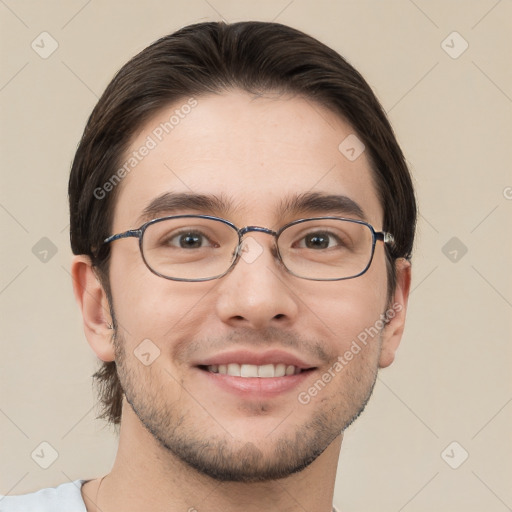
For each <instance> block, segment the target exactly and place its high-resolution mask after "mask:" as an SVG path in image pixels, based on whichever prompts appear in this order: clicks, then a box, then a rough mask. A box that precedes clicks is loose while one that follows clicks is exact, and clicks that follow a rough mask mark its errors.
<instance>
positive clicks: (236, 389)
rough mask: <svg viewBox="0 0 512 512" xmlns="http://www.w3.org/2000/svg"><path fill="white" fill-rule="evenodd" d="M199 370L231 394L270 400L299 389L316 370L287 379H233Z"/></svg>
mask: <svg viewBox="0 0 512 512" xmlns="http://www.w3.org/2000/svg"><path fill="white" fill-rule="evenodd" d="M197 370H198V371H199V372H200V373H202V374H203V375H204V376H205V377H206V378H207V379H208V381H209V382H211V383H212V384H214V385H217V386H219V387H220V388H222V389H224V390H226V391H229V392H231V393H235V394H238V395H240V396H243V397H244V398H247V397H250V396H254V397H255V398H269V397H273V396H276V395H279V394H281V393H285V392H287V391H292V390H293V389H295V388H297V387H299V386H300V385H301V384H302V383H303V382H304V381H305V380H306V379H308V378H309V377H310V376H311V374H312V373H313V371H314V370H306V371H303V372H301V373H299V374H297V375H288V376H286V377H267V378H261V377H233V376H232V375H225V374H222V373H212V372H209V371H206V370H201V369H200V368H197Z"/></svg>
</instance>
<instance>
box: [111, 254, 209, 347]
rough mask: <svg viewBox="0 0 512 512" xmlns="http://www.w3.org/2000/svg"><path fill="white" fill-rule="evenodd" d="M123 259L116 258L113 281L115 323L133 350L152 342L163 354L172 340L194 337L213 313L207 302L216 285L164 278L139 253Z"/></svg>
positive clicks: (113, 261) (112, 264) (114, 259)
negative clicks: (145, 342) (192, 284)
mask: <svg viewBox="0 0 512 512" xmlns="http://www.w3.org/2000/svg"><path fill="white" fill-rule="evenodd" d="M122 256H123V257H121V255H119V257H117V255H113V258H112V262H111V269H112V271H111V273H110V282H111V289H112V296H113V302H114V312H115V315H116V320H117V323H118V325H119V329H120V330H122V333H123V338H124V340H125V342H126V343H127V345H128V346H129V347H132V348H133V347H135V346H136V345H138V344H139V343H141V342H142V340H145V339H149V340H151V341H153V342H154V343H155V344H156V345H157V346H158V347H159V349H160V350H161V351H165V350H169V351H170V350H171V349H172V343H170V341H171V340H172V339H176V338H180V337H185V338H187V339H191V338H193V336H194V333H196V331H197V329H198V328H199V326H200V324H202V323H204V322H205V321H208V320H209V317H210V316H211V315H212V314H213V311H214V309H213V308H212V305H211V304H209V301H208V300H207V299H208V291H209V290H210V288H211V287H212V286H213V285H214V284H215V282H214V281H211V282H205V283H194V286H191V285H190V283H183V282H178V281H171V280H168V279H163V278H161V277H159V276H157V275H155V274H153V273H152V272H150V271H149V270H148V269H147V267H146V266H145V265H144V262H143V261H142V258H141V257H140V254H128V255H122ZM125 256H126V257H125ZM128 256H130V257H128ZM134 260H135V261H134ZM138 260H140V262H139V261H138ZM198 319H201V321H200V322H199V321H198Z"/></svg>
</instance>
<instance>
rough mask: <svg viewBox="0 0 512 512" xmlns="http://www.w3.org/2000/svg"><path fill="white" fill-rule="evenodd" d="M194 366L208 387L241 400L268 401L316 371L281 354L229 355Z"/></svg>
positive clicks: (251, 353) (218, 356)
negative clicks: (217, 388) (215, 388)
mask: <svg viewBox="0 0 512 512" xmlns="http://www.w3.org/2000/svg"><path fill="white" fill-rule="evenodd" d="M197 363H199V364H197ZM197 363H196V364H195V365H194V366H195V367H196V369H198V370H200V374H201V375H204V376H205V377H206V378H207V379H208V380H207V382H208V386H209V387H210V386H215V387H217V386H219V387H220V388H221V389H223V390H224V391H227V392H229V393H235V394H237V395H238V396H239V397H243V398H244V399H247V398H265V397H266V398H270V397H275V396H276V395H278V394H281V393H285V392H287V391H293V390H294V389H296V388H298V387H299V386H300V385H301V384H302V383H304V382H305V380H306V379H308V378H309V376H310V375H311V374H312V373H314V372H315V370H317V369H318V367H317V366H313V365H311V364H309V363H308V362H306V361H304V360H302V359H301V358H299V357H297V356H295V355H293V354H290V353H288V352H284V351H281V350H272V351H268V352H265V353H254V352H250V351H236V352H229V353H225V354H219V355H216V356H213V357H211V358H209V359H207V360H203V361H198V362H197Z"/></svg>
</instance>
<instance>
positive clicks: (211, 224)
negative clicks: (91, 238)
mask: <svg viewBox="0 0 512 512" xmlns="http://www.w3.org/2000/svg"><path fill="white" fill-rule="evenodd" d="M250 232H258V233H267V234H269V235H272V236H273V237H275V243H276V246H275V250H274V251H273V252H274V254H275V257H277V259H278V260H279V261H280V262H281V263H282V265H283V266H284V268H285V269H286V270H287V271H288V272H289V273H290V274H293V275H294V276H296V277H299V278H301V279H310V280H313V281H338V280H342V279H351V278H354V277H358V276H360V275H362V274H364V273H365V272H366V271H367V270H368V268H369V267H370V265H371V262H372V259H373V255H374V253H375V244H376V242H377V241H382V242H383V243H384V244H391V245H393V244H394V238H393V235H391V234H390V233H386V232H382V231H381V232H376V231H375V229H374V228H373V226H371V225H370V224H368V223H366V222H363V221H360V220H354V219H345V218H341V217H316V218H310V219H299V220H295V221H293V222H290V223H289V224H286V225H285V226H283V227H282V228H281V229H279V230H278V231H273V230H271V229H268V228H263V227H259V226H246V227H244V228H238V227H236V226H235V225H234V224H232V223H231V222H229V221H228V220H225V219H221V218H218V217H212V216H210V215H176V216H172V217H163V218H159V219H153V220H150V221H149V222H146V223H145V224H143V225H142V226H141V227H140V228H139V229H131V230H128V231H125V232H124V233H119V234H117V235H112V236H110V237H108V238H106V239H105V240H104V241H103V243H104V244H109V243H111V242H114V241H116V240H119V239H121V238H128V237H135V238H138V239H139V248H140V252H141V255H142V259H143V260H144V263H145V264H146V266H147V267H148V269H149V270H150V271H151V272H153V273H154V274H156V275H157V276H160V277H163V278H165V279H171V280H173V281H209V280H212V279H218V278H220V277H222V276H224V275H226V274H227V273H228V272H229V271H230V270H231V269H232V268H233V267H234V266H235V265H236V264H237V262H238V261H239V259H240V257H242V258H243V259H245V260H246V261H247V262H249V263H250V262H251V261H252V258H251V259H249V258H248V257H247V256H248V253H247V252H245V251H247V249H248V248H249V249H250V245H251V244H249V243H248V242H249V241H248V240H247V239H246V240H245V245H244V236H245V235H246V234H247V233H250ZM254 244H255V245H254ZM253 245H254V248H255V249H259V250H260V251H261V250H262V249H261V246H260V245H259V244H258V243H257V242H255V241H254V239H253ZM256 246H258V247H256ZM244 252H245V254H244Z"/></svg>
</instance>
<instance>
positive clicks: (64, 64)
mask: <svg viewBox="0 0 512 512" xmlns="http://www.w3.org/2000/svg"><path fill="white" fill-rule="evenodd" d="M221 18H224V19H225V20H227V21H238V20H248V19H257V20H267V21H270V20H276V21H279V22H282V23H285V24H289V25H292V26H294V27H296V28H299V29H302V30H304V31H306V32H308V33H310V34H312V35H313V36H316V37H317V38H319V39H320V40H322V41H323V42H325V43H327V44H328V45H331V46H332V47H334V48H335V49H336V50H337V51H339V52H340V53H341V54H342V55H344V56H345V57H347V58H348V59H349V60H350V61H351V62H352V63H353V64H354V65H355V66H356V67H357V68H358V69H359V70H360V71H361V72H362V73H363V74H364V75H365V77H366V78H367V80H368V82H369V83H370V85H371V86H372V87H373V88H374V90H375V91H376V93H377V95H378V97H379V98H380V100H381V101H382V103H383V105H384V107H385V109H386V110H387V111H388V113H389V116H390V119H391V122H392V123H393V125H394V128H395V130H396V133H397V136H398V138H399V141H400V143H401V145H402V147H403V149H404V152H405V154H406V156H407V159H408V161H409V162H410V164H411V167H412V170H413V173H414V178H415V182H416V186H417V191H418V197H419V205H420V210H421V217H420V223H419V228H418V243H417V247H416V254H415V258H414V284H413V292H412V295H411V300H410V313H409V319H408V327H407V329H406V333H405V337H404V340H403V343H402V346H401V348H400V352H399V356H398V359H397V361H396V363H395V364H394V365H393V367H391V368H389V369H387V370H384V371H383V372H381V374H380V377H379V380H378V383H377V386H376V389H375V392H374V396H373V399H372V401H371V403H370V405H369V406H368V408H367V410H366V412H365V413H364V414H363V416H362V417H361V418H360V419H359V420H358V421H357V423H356V424H355V425H353V426H352V427H351V428H350V429H349V431H348V433H347V434H346V436H345V442H344V445H343V448H342V452H341V459H340V468H339V472H338V477H337V482H336V502H337V504H338V505H339V506H340V507H341V508H342V510H344V511H353V512H356V511H364V512H368V511H379V512H386V511H392V512H399V511H406V512H413V511H418V512H419V511H433V510H435V511H436V512H443V511H450V512H455V511H464V512H471V511H484V510H485V511H486V512H501V511H505V510H511V508H512V486H511V485H510V482H511V481H512V437H511V435H510V432H511V423H512V403H511V402H512V381H511V378H510V374H511V372H510V367H511V366H510V365H511V361H512V344H511V341H512V340H511V318H512V315H511V313H512V280H511V272H510V262H511V261H512V244H511V243H510V238H511V237H510V234H511V222H510V221H511V218H512V174H511V172H510V169H511V164H510V162H511V161H512V150H511V148H512V144H511V131H512V130H511V107H512V99H511V98H512V76H511V67H510V62H509V57H510V48H511V47H512V40H511V39H512V37H511V33H512V27H511V20H512V2H511V1H510V0H501V1H496V0H479V1H469V0H460V1H448V0H435V1H434V0H432V1H427V0H415V1H412V0H393V1H390V0H387V1H361V0H360V1H344V0H339V1H334V2H329V1H326V0H315V1H305V0H292V1H290V0H278V1H259V2H255V1H252V2H250V1H239V2H235V1H228V0H208V1H207V0H194V1H190V2H184V1H183V2H179V1H176V0H174V1H162V0H153V1H146V2H133V1H132V2H121V1H120V0H117V1H109V2H100V1H97V0H93V1H89V2H87V1H79V0H73V1H69V2H58V1H56V0H53V1H45V2H29V1H14V0H0V19H1V33H2V36H1V37H2V66H1V69H0V105H1V108H2V121H3V123H2V133H1V135H2V138H1V150H2V152H1V154H2V158H1V169H2V177H1V192H0V226H1V230H2V244H1V246H2V249H1V273H0V311H1V319H2V329H1V338H2V339H1V343H2V348H1V355H2V357H1V362H0V365H1V369H0V379H1V381H0V385H1V392H2V393H1V398H0V434H1V436H0V439H1V440H0V443H1V446H0V494H6V493H12V494H21V493H24V492H29V491H33V490H36V489H38V488H41V487H47V486H55V485H58V484H59V483H62V482H65V481H68V480H74V479H77V478H91V477H96V476H100V475H103V474H104V473H106V472H107V471H108V470H109V469H110V466H111V464H112V462H113V460H114V456H115V452H116V438H115V435H114V434H113V432H111V431H109V430H108V429H106V428H104V424H103V423H102V422H100V421H98V420H95V409H94V402H95V397H94V394H93V391H92V388H91V375H92V373H93V372H94V370H95V368H96V364H97V362H96V358H95V356H94V355H93V353H92V351H91V349H90V348H89V346H88V345H87V342H86V340H85V337H84V335H83V332H82V327H81V318H80V315H79V312H78V309H77V307H76V306H75V303H74V300H73V297H72V291H71V282H70V277H69V264H70V257H71V252H70V249H69V241H68V240H69V238H68V237H69V234H68V207H67V198H66V191H67V178H68V172H69V167H70V162H71V159H72V157H73V154H74V150H75V148H76V145H77V143H78V140H79V137H80V135H81V133H82V130H83V128H84V124H85V121H86V118H87V116H88V115H89V113H90V111H91V109H92V108H93V106H94V104H95V103H96V101H97V98H98V97H99V95H100V94H101V92H102V91H103V89H104V88H105V86H106V85H107V83H108V82H109V81H110V79H111V78H112V76H113V74H114V72H115V71H116V70H117V69H118V68H119V67H120V66H121V65H122V64H124V63H125V62H126V60H127V59H128V58H129V57H131V56H132V55H134V54H135V53H136V52H138V51H140V50H141V49H143V48H144V47H145V46H147V45H148V44H149V43H150V42H152V41H153V40H155V39H156V38H158V37H160V36H162V35H165V34H167V33H169V32H172V31H174V30H176V29H178V28H179V27H181V26H183V25H186V24H189V23H193V22H198V21H204V20H219V19H221ZM43 31H46V32H48V33H49V34H51V36H52V37H53V38H54V39H55V40H56V41H57V43H58V48H57V50H56V51H55V52H54V53H53V54H52V55H50V56H49V57H48V58H46V59H44V58H42V57H41V56H40V55H39V54H38V53H36V51H34V50H33V49H32V47H31V43H32V41H34V40H36V43H37V42H38V41H40V38H38V36H39V34H41V32H43ZM453 31H457V32H458V33H459V34H460V36H461V38H463V39H461V38H460V37H459V36H457V35H455V36H454V35H451V36H450V37H448V36H449V35H450V34H451V33H452V32H453ZM44 37H47V36H44ZM447 37H448V39H446V38H447ZM445 39H446V42H445V43H442V42H443V41H444V40H445ZM465 41H467V43H468V44H469V46H468V48H467V50H466V51H465V52H464V53H462V54H461V55H460V56H458V57H457V58H453V56H455V55H456V54H458V53H459V52H460V51H461V50H462V49H463V48H464V45H465V43H464V42H465ZM45 48H46V49H49V48H50V46H49V39H46V45H45ZM445 50H446V51H445ZM39 51H40V52H41V51H42V49H39ZM447 52H448V53H451V54H452V56H450V55H449V54H448V53H447ZM43 237H46V238H48V239H49V240H50V241H51V244H52V245H53V246H54V251H55V250H56V251H57V252H56V254H54V255H53V254H52V251H51V250H50V252H48V254H47V256H46V261H42V260H41V258H43V256H44V253H41V251H43V250H48V247H49V242H48V241H47V240H44V241H42V242H40V240H41V239H42V238H43ZM453 237H456V240H452V241H451V242H450V243H449V244H448V245H447V246H446V244H447V243H448V242H449V240H451V239H452V238H453ZM38 243H39V244H40V245H36V244H38ZM34 246H35V248H34ZM50 247H51V246H50ZM464 247H465V248H466V249H467V253H465V254H463V249H464ZM454 251H455V252H454ZM455 258H456V259H455ZM454 259H455V261H453V260H454ZM453 441H456V442H457V443H458V444H457V445H454V446H453V445H452V447H450V448H449V449H448V450H447V451H446V452H444V450H445V448H447V447H448V446H449V445H450V443H452V442H453ZM42 442H47V443H49V444H50V445H51V446H52V447H53V448H54V449H55V450H56V452H57V453H58V458H57V459H56V460H55V461H54V462H53V464H52V465H51V466H50V467H48V469H43V468H41V467H40V466H39V465H38V464H36V462H35V461H34V460H33V458H32V457H31V454H32V453H33V452H34V451H37V450H40V448H38V447H39V446H40V443H42ZM463 450H466V451H467V452H468V453H469V458H468V459H467V460H466V461H465V462H464V463H463V464H462V465H461V466H460V467H459V468H458V469H452V467H450V465H449V464H448V463H447V462H446V461H448V462H449V463H450V464H452V465H455V464H456V463H457V462H459V461H460V460H461V457H462V455H463V454H464V452H463ZM443 452H444V458H443V457H442V453H443ZM46 453H49V451H48V450H47V451H46ZM34 458H36V457H34Z"/></svg>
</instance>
